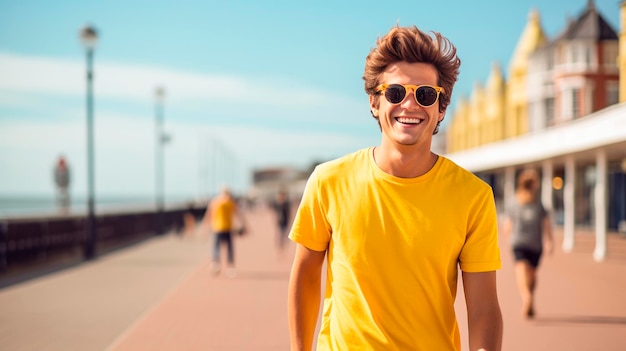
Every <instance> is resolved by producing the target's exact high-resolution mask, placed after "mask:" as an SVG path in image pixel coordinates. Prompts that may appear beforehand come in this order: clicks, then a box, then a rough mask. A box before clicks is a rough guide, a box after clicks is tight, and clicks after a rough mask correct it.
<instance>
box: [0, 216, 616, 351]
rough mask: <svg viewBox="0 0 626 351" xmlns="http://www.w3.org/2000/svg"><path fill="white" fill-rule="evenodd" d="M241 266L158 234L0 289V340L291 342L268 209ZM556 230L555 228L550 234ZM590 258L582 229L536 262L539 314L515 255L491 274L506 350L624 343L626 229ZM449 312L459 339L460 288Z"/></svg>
mask: <svg viewBox="0 0 626 351" xmlns="http://www.w3.org/2000/svg"><path fill="white" fill-rule="evenodd" d="M247 217H248V220H249V223H251V228H250V232H249V235H248V236H246V237H244V238H240V239H239V240H237V241H236V260H237V268H238V275H237V276H236V277H235V278H232V279H231V278H227V277H225V276H223V275H222V276H218V277H214V276H212V274H211V271H210V262H209V246H210V242H209V240H208V239H209V238H207V237H197V236H196V237H193V238H191V237H186V238H185V239H182V240H181V239H180V238H178V237H176V236H174V235H169V236H165V237H159V238H154V239H153V240H149V241H147V242H144V243H142V244H140V245H137V246H134V247H132V248H129V249H126V250H124V251H123V252H118V253H114V254H111V255H107V256H105V257H101V258H100V259H98V260H96V261H94V262H92V263H89V264H85V265H82V266H80V267H77V268H72V269H70V270H67V271H64V272H59V273H55V274H52V275H50V276H47V277H43V278H40V279H36V280H33V281H30V282H26V283H22V284H19V285H16V286H12V287H9V288H5V289H2V290H0V311H2V313H1V314H0V350H7V351H8V350H10V351H16V350H50V351H55V350H63V351H74V350H76V351H79V350H80V351H89V350H97V351H101V350H106V351H125V350H132V351H143V350H149V351H159V350H186V351H187V350H189V351H193V350H219V351H222V350H288V333H287V322H286V311H287V309H286V290H287V280H288V274H289V268H290V264H291V257H292V255H293V245H291V246H289V247H288V248H287V250H285V251H284V252H279V251H278V250H277V248H276V246H275V245H274V244H275V241H274V239H275V237H274V235H275V234H274V225H273V218H272V216H271V214H270V213H269V212H268V211H267V210H264V209H259V210H257V211H255V212H250V213H248V215H247ZM558 238H560V235H557V239H558ZM609 239H610V240H609V255H608V259H607V260H606V261H604V262H602V263H597V262H595V261H593V258H592V252H593V237H592V236H591V235H590V234H589V233H585V232H580V233H578V234H577V237H576V246H575V249H574V252H572V253H568V254H565V253H562V252H561V250H560V249H558V250H556V252H555V254H554V255H553V256H552V257H546V258H545V260H544V261H543V262H542V266H541V270H540V272H539V274H540V275H539V285H538V291H537V294H538V295H537V298H538V300H537V306H536V307H537V317H536V319H535V320H533V321H525V320H523V319H522V318H521V317H520V310H521V303H520V299H519V296H518V294H517V291H516V288H515V280H514V276H513V270H512V262H511V256H510V254H509V252H508V250H506V241H504V240H503V241H502V245H501V247H502V248H503V251H502V254H503V261H504V267H503V269H502V270H501V271H500V272H499V273H498V284H499V295H500V302H501V305H502V310H503V314H504V321H505V336H504V350H507V351H518V350H533V351H541V350H551V351H552V350H624V349H625V346H624V345H626V239H623V238H620V237H618V236H616V235H612V236H611V237H610V238H609ZM458 296H459V298H458V301H457V307H458V308H457V311H458V314H459V323H460V327H461V330H462V338H463V340H464V341H463V343H464V345H467V342H466V335H467V334H466V332H465V330H466V323H465V313H464V310H463V308H464V307H463V299H462V298H463V294H462V290H459V294H458Z"/></svg>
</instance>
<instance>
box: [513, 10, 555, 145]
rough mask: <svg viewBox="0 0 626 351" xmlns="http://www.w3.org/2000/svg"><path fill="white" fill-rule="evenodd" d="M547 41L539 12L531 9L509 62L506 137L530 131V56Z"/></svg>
mask: <svg viewBox="0 0 626 351" xmlns="http://www.w3.org/2000/svg"><path fill="white" fill-rule="evenodd" d="M545 42H546V35H545V33H544V31H543V29H542V28H541V23H540V19H539V12H537V11H536V10H534V9H533V10H531V11H530V14H529V15H528V22H527V23H526V27H525V28H524V30H523V32H522V35H521V36H520V39H519V41H518V42H517V46H516V47H515V51H514V53H513V57H512V58H511V62H510V64H509V79H508V81H507V83H506V86H507V88H506V120H505V125H504V128H505V130H504V132H505V137H506V138H512V137H515V136H518V135H522V134H525V133H526V132H527V131H528V98H527V94H526V80H527V76H528V57H529V56H530V55H531V54H532V53H533V52H534V51H535V50H537V48H539V47H540V46H541V45H543V44H544V43H545Z"/></svg>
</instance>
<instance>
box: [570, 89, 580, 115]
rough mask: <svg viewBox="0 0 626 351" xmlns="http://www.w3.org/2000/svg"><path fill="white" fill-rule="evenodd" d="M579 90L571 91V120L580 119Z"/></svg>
mask: <svg viewBox="0 0 626 351" xmlns="http://www.w3.org/2000/svg"><path fill="white" fill-rule="evenodd" d="M579 95H580V89H572V118H578V117H580V96H579Z"/></svg>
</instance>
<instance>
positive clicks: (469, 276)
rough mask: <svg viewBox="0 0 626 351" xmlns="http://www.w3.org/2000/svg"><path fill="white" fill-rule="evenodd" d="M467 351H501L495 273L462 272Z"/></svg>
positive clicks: (499, 312)
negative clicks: (467, 340) (465, 306)
mask: <svg viewBox="0 0 626 351" xmlns="http://www.w3.org/2000/svg"><path fill="white" fill-rule="evenodd" d="M463 287H464V290H465V301H466V304H467V322H468V329H469V330H468V334H469V349H470V351H500V350H501V349H502V329H503V326H502V312H501V311H500V304H499V303H498V293H497V288H496V272H495V271H491V272H480V273H469V272H463Z"/></svg>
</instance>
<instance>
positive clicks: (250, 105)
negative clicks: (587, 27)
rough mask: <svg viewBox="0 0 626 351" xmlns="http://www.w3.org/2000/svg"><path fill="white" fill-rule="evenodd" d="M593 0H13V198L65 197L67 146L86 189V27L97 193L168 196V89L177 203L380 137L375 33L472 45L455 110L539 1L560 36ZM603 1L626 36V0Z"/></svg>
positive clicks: (9, 22)
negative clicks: (158, 145)
mask: <svg viewBox="0 0 626 351" xmlns="http://www.w3.org/2000/svg"><path fill="white" fill-rule="evenodd" d="M586 3H587V1H585V0H576V1H572V0H567V1H566V0H558V1H539V0H534V1H530V0H519V1H497V0H484V1H462V0H458V1H445V2H444V1H431V2H428V1H413V2H395V3H394V2H384V1H325V0H318V1H190V0H179V1H175V2H173V1H167V2H154V1H144V0H142V1H128V0H127V1H117V0H109V1H78V0H75V1H69V0H58V1H31V0H24V1H7V0H0V169H1V170H2V171H0V196H8V195H43V196H51V195H53V194H54V191H55V188H54V184H53V181H52V169H53V166H54V163H55V160H56V159H57V157H58V156H59V155H64V156H65V157H66V158H67V159H68V162H69V165H70V168H71V171H72V183H71V189H70V190H71V193H72V194H73V195H74V196H82V195H84V194H85V193H86V188H87V186H86V173H87V172H86V169H87V166H86V162H87V161H86V151H85V150H86V125H85V123H86V122H85V120H86V117H85V51H84V49H83V47H82V46H81V44H80V41H79V39H78V32H79V30H80V28H81V27H82V26H84V25H85V24H87V23H89V24H92V25H93V26H95V28H96V29H97V30H98V32H99V42H98V45H97V48H96V51H95V66H94V75H95V83H94V84H95V85H94V89H95V111H94V112H95V114H94V120H95V138H94V142H95V164H96V166H95V168H96V172H95V179H96V198H98V197H101V196H133V197H150V196H153V194H154V188H155V176H154V174H155V161H154V159H155V156H154V154H155V152H154V140H155V129H154V110H155V102H154V101H155V99H154V90H155V89H156V87H157V86H163V87H164V88H165V91H166V96H165V109H164V116H165V125H164V128H165V131H166V133H167V134H168V135H170V137H171V141H170V142H169V143H168V144H167V145H166V148H165V165H166V171H165V189H166V190H165V191H166V198H170V199H171V198H181V197H186V198H195V197H199V196H205V195H206V194H207V193H209V192H212V191H213V190H214V189H216V188H217V187H218V186H219V185H220V184H222V183H225V182H227V183H230V184H231V185H232V186H233V187H234V188H235V189H236V190H238V191H243V190H245V189H246V187H247V186H248V185H249V181H250V176H249V172H250V171H251V170H252V169H255V168H259V167H268V166H295V167H306V166H308V165H309V164H310V163H311V162H313V161H315V160H327V159H330V158H334V157H338V156H341V155H343V154H345V153H348V152H351V151H354V150H356V149H359V148H362V147H366V146H370V145H375V144H377V143H378V142H379V141H380V132H379V130H378V126H377V125H376V122H375V121H374V120H373V119H372V118H371V116H370V114H369V109H368V99H367V96H366V95H365V93H364V91H363V83H362V80H361V76H362V73H363V66H364V62H365V56H366V55H367V53H368V52H369V50H370V49H371V48H372V47H373V45H374V43H375V40H376V38H377V37H378V36H380V35H383V34H384V33H385V32H386V31H387V30H388V29H389V28H391V27H392V26H394V25H395V24H396V23H399V24H400V25H403V26H404V25H413V24H415V25H417V26H418V27H420V28H421V29H423V30H428V31H430V30H433V31H438V32H441V33H442V34H444V35H445V36H447V37H448V38H450V39H451V40H452V42H453V43H454V44H455V45H456V46H457V49H458V54H459V56H460V58H461V60H462V65H461V74H460V77H459V81H458V83H457V85H456V87H455V91H454V95H453V97H452V105H451V108H450V109H449V111H448V115H447V117H446V118H447V119H449V118H451V116H452V111H453V109H454V105H455V101H457V100H458V98H459V97H460V96H461V95H463V94H464V95H466V96H467V95H469V94H470V92H471V88H472V86H473V85H474V84H475V83H476V82H484V81H485V80H486V79H487V76H488V74H489V71H490V69H491V65H492V63H494V62H498V63H500V64H501V65H502V67H503V69H504V73H505V75H506V73H507V72H506V71H507V67H508V62H509V59H510V57H511V54H512V53H513V50H514V48H515V45H516V44H517V40H518V39H519V36H520V34H521V32H522V29H523V28H524V26H525V24H526V21H527V18H528V13H529V11H530V10H531V9H532V8H535V9H537V10H538V11H539V13H540V16H541V22H542V25H543V28H544V30H545V32H546V33H547V34H548V36H549V37H554V36H555V35H557V34H558V32H559V31H561V30H563V29H564V27H565V24H566V20H567V17H568V16H570V17H575V16H577V15H578V14H580V13H581V12H582V11H583V10H584V8H585V6H586ZM595 3H596V6H597V7H598V9H599V10H600V12H601V13H602V14H603V16H604V17H605V18H606V19H607V20H608V22H609V23H610V24H611V25H612V26H613V27H614V29H615V30H616V31H618V32H619V23H618V9H619V1H618V0H603V1H599V0H596V1H595ZM445 126H446V124H445V122H444V128H445ZM213 164H217V166H218V168H220V169H223V170H224V171H223V172H215V171H213V170H212V168H211V167H210V166H211V165H213ZM218 173H219V174H218Z"/></svg>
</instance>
